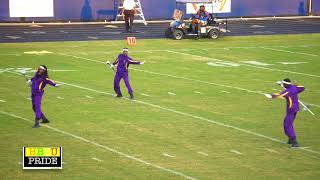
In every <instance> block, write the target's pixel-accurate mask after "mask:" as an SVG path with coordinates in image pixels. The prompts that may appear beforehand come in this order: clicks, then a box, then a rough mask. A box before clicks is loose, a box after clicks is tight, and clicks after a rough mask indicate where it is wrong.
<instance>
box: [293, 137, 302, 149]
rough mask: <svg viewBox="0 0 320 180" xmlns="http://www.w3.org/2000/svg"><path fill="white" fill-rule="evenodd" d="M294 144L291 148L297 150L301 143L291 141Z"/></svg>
mask: <svg viewBox="0 0 320 180" xmlns="http://www.w3.org/2000/svg"><path fill="white" fill-rule="evenodd" d="M291 142H292V144H291V148H297V147H300V146H299V143H298V141H297V140H296V139H294V140H291Z"/></svg>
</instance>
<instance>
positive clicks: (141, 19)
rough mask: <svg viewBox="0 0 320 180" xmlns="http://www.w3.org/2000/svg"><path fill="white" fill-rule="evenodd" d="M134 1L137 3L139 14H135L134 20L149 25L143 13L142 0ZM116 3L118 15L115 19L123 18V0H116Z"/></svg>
mask: <svg viewBox="0 0 320 180" xmlns="http://www.w3.org/2000/svg"><path fill="white" fill-rule="evenodd" d="M134 2H135V4H136V8H135V9H136V11H137V14H136V15H135V19H134V22H139V23H143V24H144V25H147V21H146V19H145V18H144V15H143V11H142V7H141V3H140V0H134ZM114 4H115V5H116V4H117V5H118V11H117V17H116V19H115V21H119V20H120V18H122V9H123V0H115V1H114Z"/></svg>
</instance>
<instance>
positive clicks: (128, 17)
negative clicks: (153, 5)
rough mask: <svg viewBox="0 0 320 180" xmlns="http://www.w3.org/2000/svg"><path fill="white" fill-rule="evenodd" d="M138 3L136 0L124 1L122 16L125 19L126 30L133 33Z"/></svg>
mask: <svg viewBox="0 0 320 180" xmlns="http://www.w3.org/2000/svg"><path fill="white" fill-rule="evenodd" d="M135 7H136V3H135V2H134V0H124V1H123V9H122V16H123V17H124V21H125V25H126V30H127V32H130V33H131V29H132V23H133V19H134V15H135V14H136V9H135Z"/></svg>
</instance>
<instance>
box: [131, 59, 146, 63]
mask: <svg viewBox="0 0 320 180" xmlns="http://www.w3.org/2000/svg"><path fill="white" fill-rule="evenodd" d="M129 63H130V64H144V62H139V61H134V60H133V59H131V58H129Z"/></svg>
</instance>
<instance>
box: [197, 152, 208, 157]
mask: <svg viewBox="0 0 320 180" xmlns="http://www.w3.org/2000/svg"><path fill="white" fill-rule="evenodd" d="M197 153H198V154H201V155H203V156H209V154H207V153H204V152H201V151H198V152H197Z"/></svg>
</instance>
